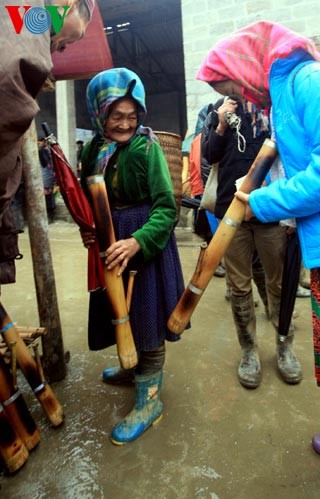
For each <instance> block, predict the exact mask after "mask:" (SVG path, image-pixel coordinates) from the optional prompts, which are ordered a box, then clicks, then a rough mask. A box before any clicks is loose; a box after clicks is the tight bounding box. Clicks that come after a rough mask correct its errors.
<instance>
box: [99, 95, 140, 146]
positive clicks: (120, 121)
mask: <svg viewBox="0 0 320 499" xmlns="http://www.w3.org/2000/svg"><path fill="white" fill-rule="evenodd" d="M137 126H138V111H137V104H136V102H135V101H134V99H131V98H130V97H123V98H122V99H119V100H117V101H116V102H115V103H114V104H113V105H112V106H111V109H110V112H109V114H108V117H107V121H106V135H107V137H108V138H109V139H111V140H112V141H115V142H119V143H120V144H121V143H122V144H123V143H125V142H128V141H129V140H130V139H131V137H132V136H133V134H134V133H135V131H136V129H137Z"/></svg>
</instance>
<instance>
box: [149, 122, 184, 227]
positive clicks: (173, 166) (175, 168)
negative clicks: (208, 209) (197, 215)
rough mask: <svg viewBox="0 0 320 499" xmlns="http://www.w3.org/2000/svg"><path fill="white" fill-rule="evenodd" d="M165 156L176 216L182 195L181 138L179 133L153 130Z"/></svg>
mask: <svg viewBox="0 0 320 499" xmlns="http://www.w3.org/2000/svg"><path fill="white" fill-rule="evenodd" d="M154 133H155V134H156V136H157V137H158V140H159V144H160V146H161V148H162V150H163V152H164V155H165V157H166V160H167V163H168V166H169V171H170V175H171V180H172V184H173V189H174V197H175V200H176V204H177V218H179V215H180V207H181V197H182V166H183V162H182V150H181V145H182V140H181V137H180V135H177V134H175V133H169V132H154Z"/></svg>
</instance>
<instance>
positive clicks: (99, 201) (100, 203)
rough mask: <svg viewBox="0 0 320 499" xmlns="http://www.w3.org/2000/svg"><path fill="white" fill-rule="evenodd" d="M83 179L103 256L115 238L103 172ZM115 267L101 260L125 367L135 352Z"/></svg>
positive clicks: (131, 364) (133, 363)
mask: <svg viewBox="0 0 320 499" xmlns="http://www.w3.org/2000/svg"><path fill="white" fill-rule="evenodd" d="M86 180H87V185H88V190H89V192H90V196H91V208H92V212H93V217H94V221H95V226H96V231H97V239H98V243H99V249H100V256H101V258H103V259H105V256H106V250H107V249H108V247H109V246H110V245H111V244H113V243H114V242H115V241H116V238H115V234H114V228H113V223H112V217H111V211H110V206H109V200H108V194H107V189H106V184H105V181H104V178H103V176H102V175H92V176H90V177H87V179H86ZM118 271H119V265H118V266H116V267H115V268H113V269H112V270H108V269H107V267H106V265H105V264H103V273H104V279H105V286H106V287H105V291H106V293H107V296H108V300H109V303H110V305H111V307H112V311H113V319H112V324H113V326H114V329H115V336H116V342H117V348H118V356H119V360H120V364H121V366H122V367H123V368H124V369H131V368H132V367H135V366H136V365H137V363H138V356H137V352H136V347H135V344H134V340H133V336H132V331H131V326H130V320H129V312H128V306H127V301H126V297H125V291H124V285H123V279H122V276H118V275H117V273H118ZM129 293H130V288H129ZM129 298H130V297H129ZM130 299H131V298H130Z"/></svg>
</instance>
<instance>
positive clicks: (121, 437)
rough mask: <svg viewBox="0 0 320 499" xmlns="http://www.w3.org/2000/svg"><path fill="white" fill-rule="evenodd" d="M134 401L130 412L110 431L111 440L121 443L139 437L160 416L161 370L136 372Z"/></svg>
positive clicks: (116, 443)
mask: <svg viewBox="0 0 320 499" xmlns="http://www.w3.org/2000/svg"><path fill="white" fill-rule="evenodd" d="M135 381H136V403H135V406H134V408H133V409H132V411H131V412H129V414H128V415H127V416H126V417H125V419H124V420H123V421H121V423H119V424H118V425H117V426H116V427H115V428H114V430H113V432H112V433H111V442H112V443H113V444H115V445H123V444H125V443H126V442H132V441H133V440H135V439H136V438H138V437H140V435H142V433H143V432H144V431H145V430H146V429H147V428H149V426H151V425H154V424H156V423H158V422H159V421H160V419H161V418H162V402H161V400H160V390H161V385H162V370H161V371H156V372H155V373H151V374H136V375H135Z"/></svg>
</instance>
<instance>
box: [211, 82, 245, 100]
mask: <svg viewBox="0 0 320 499" xmlns="http://www.w3.org/2000/svg"><path fill="white" fill-rule="evenodd" d="M210 85H211V86H212V88H214V90H215V91H216V92H218V93H219V94H221V95H234V96H235V97H238V98H239V99H240V100H244V97H243V89H242V87H241V86H240V85H239V84H238V83H235V82H234V81H232V80H226V81H218V82H213V83H210Z"/></svg>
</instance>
